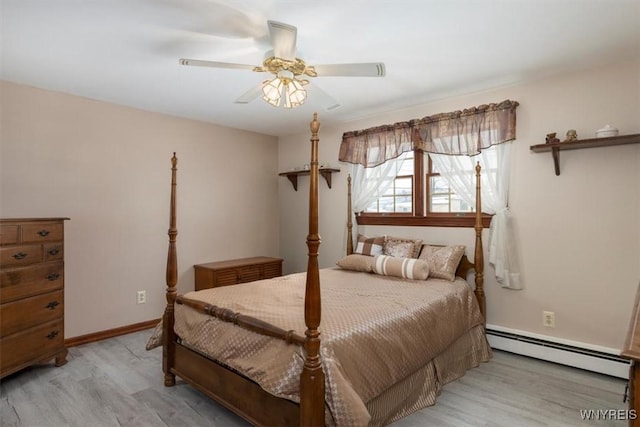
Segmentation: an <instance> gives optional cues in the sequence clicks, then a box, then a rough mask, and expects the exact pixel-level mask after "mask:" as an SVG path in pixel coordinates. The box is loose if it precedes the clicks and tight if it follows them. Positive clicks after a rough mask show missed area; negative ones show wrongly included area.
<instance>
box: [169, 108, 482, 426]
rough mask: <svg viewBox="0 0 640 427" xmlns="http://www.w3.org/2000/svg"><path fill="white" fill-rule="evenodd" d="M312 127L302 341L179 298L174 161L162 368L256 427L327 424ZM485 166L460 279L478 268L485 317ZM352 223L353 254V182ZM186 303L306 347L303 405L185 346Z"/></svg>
mask: <svg viewBox="0 0 640 427" xmlns="http://www.w3.org/2000/svg"><path fill="white" fill-rule="evenodd" d="M310 128H311V162H310V165H311V174H310V177H311V181H310V189H309V234H308V235H307V247H308V249H309V253H308V255H309V259H308V265H307V279H306V290H305V313H304V316H305V324H306V326H307V330H306V332H305V336H304V337H302V336H300V335H297V334H295V333H294V331H285V330H282V329H280V328H277V327H275V326H273V325H270V324H268V323H266V322H263V321H261V320H259V319H255V318H252V317H249V316H244V315H242V314H239V313H234V312H232V311H230V310H227V309H221V308H219V307H216V306H212V305H209V304H205V303H201V302H196V301H193V300H188V299H184V298H182V297H180V296H177V287H176V285H177V281H178V280H177V279H178V262H177V250H176V238H177V235H178V230H177V228H176V172H177V163H178V159H177V157H176V155H175V153H174V154H173V157H172V159H171V164H172V167H171V206H170V225H169V233H168V234H169V251H168V255H167V270H166V282H167V289H166V298H167V306H166V309H165V312H164V315H163V338H162V341H163V343H162V345H163V349H162V369H163V372H164V384H165V386H167V387H170V386H173V385H175V382H176V375H177V376H179V377H180V378H182V379H183V380H184V381H186V382H187V383H189V384H191V385H192V386H194V387H195V388H197V389H198V390H200V391H201V392H203V393H204V394H206V395H207V396H209V397H210V398H212V399H214V400H216V401H217V402H219V403H220V404H222V405H223V406H225V407H226V408H228V409H229V410H231V411H233V412H235V413H236V414H238V415H239V416H241V417H242V418H244V419H246V420H247V421H249V422H250V423H252V424H253V425H278V426H281V425H304V426H324V425H325V390H324V386H325V381H324V373H323V370H322V365H321V360H320V331H319V330H318V328H319V326H320V317H321V307H320V273H319V267H318V247H319V246H320V236H319V234H318V142H319V138H318V130H319V128H320V122H319V121H318V119H317V114H315V113H314V117H313V121H312V122H311V125H310ZM479 178H480V166H479V165H478V166H476V179H477V183H476V225H475V232H476V241H475V253H474V256H475V264H474V263H472V262H470V261H469V260H468V259H467V258H466V256H465V257H464V258H463V260H462V261H461V263H460V266H459V267H458V271H457V272H456V274H457V275H458V276H461V277H463V278H465V279H466V276H467V273H468V272H469V270H470V269H472V268H473V269H475V271H476V275H475V276H476V277H475V283H476V289H475V291H474V292H475V295H476V298H477V299H478V303H479V304H480V310H481V312H482V314H483V315H484V314H485V296H484V289H483V267H484V262H483V252H482V238H481V233H482V214H481V209H480V206H481V205H480V179H479ZM348 193H349V196H348V197H349V200H348V210H349V216H348V217H349V221H348V229H349V230H348V231H349V233H348V241H347V252H348V253H352V252H353V243H352V223H351V219H350V218H351V186H350V178H349V191H348ZM175 304H185V305H189V306H191V307H193V308H194V309H196V310H198V311H200V312H202V313H206V314H208V315H211V316H215V317H217V318H218V319H220V320H222V321H226V322H232V323H234V324H236V325H238V326H240V327H242V328H245V329H249V330H252V331H254V332H256V333H259V334H263V335H268V336H272V337H275V338H279V339H282V340H284V341H286V342H288V343H292V344H297V345H302V346H303V347H304V354H305V361H304V366H303V369H302V374H301V375H300V403H299V404H297V403H295V402H292V401H289V400H286V399H283V398H278V397H275V396H273V395H271V394H269V393H267V392H266V391H264V390H263V389H262V388H261V387H260V386H259V385H258V384H256V383H255V382H254V381H252V380H250V379H248V378H246V377H245V376H243V375H242V374H239V373H238V372H236V371H233V370H231V369H229V368H228V367H226V366H224V365H223V364H221V363H218V362H216V361H214V360H211V359H208V358H206V357H204V356H202V355H201V354H199V353H197V352H195V351H193V350H191V349H189V348H188V347H186V346H184V345H182V344H181V343H180V342H179V340H178V338H177V336H176V334H175V332H174V306H175Z"/></svg>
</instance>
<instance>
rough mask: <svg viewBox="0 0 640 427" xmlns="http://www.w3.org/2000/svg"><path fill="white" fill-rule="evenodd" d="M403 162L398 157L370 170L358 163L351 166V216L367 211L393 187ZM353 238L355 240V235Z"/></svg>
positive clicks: (401, 157)
mask: <svg viewBox="0 0 640 427" xmlns="http://www.w3.org/2000/svg"><path fill="white" fill-rule="evenodd" d="M403 162H404V157H403V156H400V157H396V158H395V159H391V160H387V161H386V162H384V163H382V164H381V165H379V166H376V167H372V168H365V167H364V166H363V165H361V164H359V163H352V164H351V188H352V192H351V209H352V215H355V213H356V212H362V211H364V210H365V209H367V208H368V207H369V206H370V205H371V204H372V203H373V202H375V201H376V200H378V199H379V198H380V196H382V195H383V194H384V193H385V192H386V191H387V190H388V189H389V187H391V185H393V181H394V180H395V178H396V174H397V171H398V170H399V169H400V168H402V164H403ZM354 237H356V238H357V235H356V236H354ZM354 243H355V242H354Z"/></svg>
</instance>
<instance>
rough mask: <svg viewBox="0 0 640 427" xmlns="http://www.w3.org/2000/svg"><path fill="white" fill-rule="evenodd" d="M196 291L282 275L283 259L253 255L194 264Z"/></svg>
mask: <svg viewBox="0 0 640 427" xmlns="http://www.w3.org/2000/svg"><path fill="white" fill-rule="evenodd" d="M193 268H194V269H195V288H196V291H200V290H202V289H209V288H216V287H218V286H229V285H236V284H238V283H246V282H253V281H255V280H261V279H269V278H272V277H278V276H282V259H281V258H269V257H253V258H242V259H232V260H227V261H217V262H210V263H207V264H198V265H194V266H193Z"/></svg>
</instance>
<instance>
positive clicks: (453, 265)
mask: <svg viewBox="0 0 640 427" xmlns="http://www.w3.org/2000/svg"><path fill="white" fill-rule="evenodd" d="M465 249H466V247H465V246H464V245H454V246H429V245H424V246H423V247H422V251H421V252H420V257H419V259H422V260H425V261H427V262H428V263H429V274H430V275H431V277H435V278H438V279H446V280H451V281H453V280H455V278H456V270H457V269H458V264H460V260H461V259H462V255H464V251H465Z"/></svg>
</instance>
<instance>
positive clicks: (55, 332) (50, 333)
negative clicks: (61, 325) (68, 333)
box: [47, 331, 60, 340]
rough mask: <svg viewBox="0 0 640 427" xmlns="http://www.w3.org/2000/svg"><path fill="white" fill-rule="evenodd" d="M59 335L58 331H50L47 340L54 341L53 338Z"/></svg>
mask: <svg viewBox="0 0 640 427" xmlns="http://www.w3.org/2000/svg"><path fill="white" fill-rule="evenodd" d="M59 333H60V332H58V331H51V332H49V335H47V338H49V339H50V340H52V339H54V338H55V337H57V336H58V334H59Z"/></svg>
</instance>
